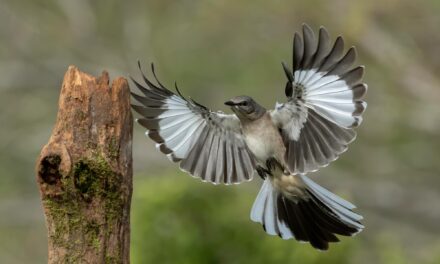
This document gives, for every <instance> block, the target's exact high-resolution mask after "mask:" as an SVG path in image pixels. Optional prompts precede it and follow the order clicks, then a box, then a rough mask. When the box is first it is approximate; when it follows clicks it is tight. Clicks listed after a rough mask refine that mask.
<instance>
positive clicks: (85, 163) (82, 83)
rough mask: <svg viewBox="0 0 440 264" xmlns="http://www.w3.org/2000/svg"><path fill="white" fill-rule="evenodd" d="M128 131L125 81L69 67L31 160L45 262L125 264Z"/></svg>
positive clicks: (129, 190)
mask: <svg viewBox="0 0 440 264" xmlns="http://www.w3.org/2000/svg"><path fill="white" fill-rule="evenodd" d="M132 134H133V117H132V114H131V109H130V90H129V87H128V83H127V80H126V79H124V78H122V77H120V78H117V79H116V80H114V81H113V83H112V85H111V87H109V75H108V73H107V72H105V71H104V72H103V73H102V76H100V77H97V78H96V77H93V76H91V75H88V74H86V73H83V72H80V71H79V70H78V68H76V67H75V66H70V67H69V69H68V70H67V72H66V74H65V76H64V81H63V85H62V88H61V95H60V99H59V110H58V115H57V120H56V124H55V127H54V129H53V131H52V135H51V137H50V139H49V142H48V143H47V145H45V146H44V147H43V149H42V151H41V154H40V156H39V158H38V161H37V166H36V172H37V183H38V186H39V189H40V194H41V200H42V204H43V208H44V213H45V216H46V224H47V229H48V245H49V247H48V248H49V256H48V262H49V263H129V251H130V203H131V194H132V173H133V172H132Z"/></svg>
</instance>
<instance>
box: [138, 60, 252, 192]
mask: <svg viewBox="0 0 440 264" xmlns="http://www.w3.org/2000/svg"><path fill="white" fill-rule="evenodd" d="M139 68H140V65H139ZM152 71H153V74H154V77H155V78H156V75H155V72H154V67H153V65H152ZM142 76H143V79H144V81H145V83H146V84H147V86H143V85H141V84H139V83H138V82H136V81H135V80H133V82H134V83H135V84H136V86H137V87H138V88H139V90H140V91H141V92H142V94H143V95H137V94H135V93H132V96H133V97H134V98H135V99H136V100H137V101H138V102H139V103H141V105H132V107H133V109H134V110H135V111H136V112H138V113H139V114H141V115H142V118H140V119H137V122H138V123H139V124H141V125H142V126H144V127H145V128H147V132H146V134H147V135H148V136H149V137H150V138H151V139H152V140H154V141H155V142H156V147H157V148H158V149H159V150H160V151H161V152H162V153H164V154H166V155H167V157H168V158H169V159H170V160H172V161H173V162H179V163H180V168H181V169H182V170H184V171H186V172H188V173H189V174H191V175H193V176H195V177H198V178H201V179H202V180H203V181H207V182H211V183H214V184H219V183H224V184H232V183H240V182H243V181H249V180H251V179H252V177H253V173H254V169H255V166H256V162H255V160H254V157H253V155H252V154H251V153H250V151H249V150H248V148H247V146H246V144H245V142H244V139H243V135H242V133H241V127H240V121H239V120H238V118H237V117H236V116H235V115H227V114H223V113H221V112H212V111H210V110H209V109H207V108H206V107H205V106H203V105H201V104H199V103H197V102H195V101H194V100H191V99H186V98H184V97H183V96H182V95H181V94H180V92H179V90H178V89H177V87H176V90H177V93H178V94H174V93H173V92H171V91H170V90H168V89H167V88H165V87H164V86H163V85H162V84H161V83H160V82H159V81H158V80H157V78H156V81H157V83H158V86H157V85H155V84H153V83H152V82H151V81H149V80H148V79H147V78H146V77H145V75H144V74H143V73H142Z"/></svg>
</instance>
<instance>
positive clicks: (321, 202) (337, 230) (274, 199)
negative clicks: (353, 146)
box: [251, 175, 364, 250]
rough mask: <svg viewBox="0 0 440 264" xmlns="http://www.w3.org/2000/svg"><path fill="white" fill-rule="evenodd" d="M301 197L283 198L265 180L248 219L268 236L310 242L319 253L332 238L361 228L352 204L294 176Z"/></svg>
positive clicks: (267, 180)
mask: <svg viewBox="0 0 440 264" xmlns="http://www.w3.org/2000/svg"><path fill="white" fill-rule="evenodd" d="M291 177H296V179H295V180H297V181H298V182H300V183H301V185H302V187H301V188H302V189H303V190H302V191H303V192H304V195H303V196H302V197H300V198H298V197H293V198H292V197H291V198H288V197H286V195H285V194H283V193H282V192H281V191H279V190H277V189H276V188H274V186H273V185H272V183H271V180H270V179H269V177H268V178H266V179H265V181H264V184H263V186H262V187H261V190H260V192H259V193H258V196H257V198H256V200H255V202H254V205H253V207H252V211H251V219H252V221H254V222H258V223H261V224H262V225H263V228H264V230H265V231H266V232H267V233H268V234H270V235H278V236H280V237H281V238H283V239H290V238H295V239H296V240H298V241H304V242H307V241H308V242H310V244H311V245H312V246H313V247H315V248H317V249H320V250H327V249H328V243H329V242H338V241H339V239H338V238H337V237H336V236H335V234H337V235H343V236H353V235H355V234H357V233H359V232H360V231H362V229H363V228H364V226H363V225H362V224H361V223H360V220H362V216H360V215H358V214H356V213H354V212H353V211H352V210H353V209H354V208H355V206H354V205H353V204H351V203H350V202H347V201H346V200H344V199H342V198H341V197H339V196H337V195H335V194H333V193H331V192H330V191H328V190H326V189H324V188H323V187H321V186H319V185H318V184H316V183H315V182H313V181H312V180H310V179H309V178H308V177H307V176H305V175H295V176H291Z"/></svg>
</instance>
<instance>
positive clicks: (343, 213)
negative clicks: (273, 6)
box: [132, 24, 367, 250]
mask: <svg viewBox="0 0 440 264" xmlns="http://www.w3.org/2000/svg"><path fill="white" fill-rule="evenodd" d="M292 57H293V59H292V68H289V67H288V66H287V65H286V64H285V63H282V67H283V70H284V73H285V75H286V77H287V82H286V86H285V89H284V90H285V95H286V97H287V98H286V100H285V102H284V103H276V105H275V108H274V109H273V110H267V109H265V108H264V107H263V106H262V105H260V104H259V103H258V102H256V101H255V100H254V99H253V98H252V97H250V96H236V97H234V98H232V99H230V100H228V101H226V102H225V104H226V105H227V106H229V107H230V108H231V110H232V111H233V114H225V113H223V112H220V111H218V112H214V111H211V110H210V109H208V108H207V107H205V106H204V105H202V104H200V103H198V102H196V101H195V100H193V99H191V98H185V97H184V96H183V95H182V93H181V92H180V90H179V89H178V88H177V85H176V87H175V88H176V92H172V91H171V90H169V89H167V88H166V87H165V86H164V85H162V83H161V82H160V81H159V80H158V78H157V76H156V73H155V70H154V66H153V64H152V67H151V70H152V73H153V76H154V78H155V82H156V83H153V82H152V81H150V80H149V79H148V78H146V76H145V75H144V74H143V73H142V76H143V80H144V82H145V84H146V85H142V84H140V83H139V82H137V81H136V80H134V79H133V82H134V83H135V85H136V86H137V87H138V88H139V90H140V91H141V92H142V95H138V94H136V93H132V96H133V98H134V99H136V101H138V102H139V105H132V107H133V109H134V110H135V111H136V112H138V113H139V114H140V115H141V116H142V117H141V118H139V119H137V122H138V123H139V124H140V125H142V126H143V127H145V128H146V129H147V132H146V134H147V135H148V137H150V138H151V139H152V140H153V141H154V142H156V147H157V148H158V149H159V150H160V151H161V152H162V153H164V154H165V155H166V156H167V157H168V158H169V159H170V160H171V161H173V162H176V163H178V164H179V167H180V169H182V170H183V171H185V172H187V173H189V174H190V175H192V176H194V177H197V178H200V179H201V180H202V181H205V182H211V183H214V184H220V183H223V184H238V183H242V182H246V181H250V180H252V178H253V176H254V174H258V175H259V176H260V177H261V178H262V179H263V180H264V182H263V185H262V187H261V190H260V192H259V193H258V196H257V198H256V200H255V202H254V204H253V207H252V210H251V213H250V218H251V220H252V221H255V222H258V223H261V224H262V226H263V228H264V230H265V231H266V233H268V234H270V235H278V236H280V237H281V238H282V239H292V238H294V239H296V240H298V241H303V242H309V243H310V244H311V245H312V246H313V247H315V248H317V249H320V250H327V249H328V247H329V242H338V241H339V239H338V237H337V236H336V235H342V236H352V235H354V234H357V233H358V232H360V231H361V230H362V229H363V228H364V226H363V225H362V224H361V222H360V221H361V220H362V216H360V215H359V214H356V213H355V212H353V209H354V208H355V206H354V205H353V204H351V203H350V202H348V201H346V200H344V199H342V198H341V197H339V196H337V195H336V194H333V193H331V192H330V191H328V190H327V189H325V188H323V187H321V186H319V185H318V184H317V183H315V182H313V181H312V180H311V179H310V178H309V177H307V176H306V174H307V173H308V172H313V171H317V170H318V169H320V168H322V167H325V166H327V165H328V164H329V163H330V162H332V161H334V160H336V159H337V158H338V156H339V155H340V154H342V153H343V152H344V151H346V150H347V145H348V144H349V143H351V142H352V141H354V139H355V137H356V132H355V131H354V128H356V127H358V126H359V125H360V124H361V122H362V114H363V112H364V110H365V109H366V106H367V105H366V102H365V101H364V100H363V97H364V95H365V94H366V92H367V85H366V84H365V83H363V82H362V77H363V73H364V67H363V66H356V67H354V66H353V64H354V62H355V59H356V50H355V48H354V47H351V48H349V49H348V51H346V52H344V41H343V38H342V37H340V36H339V37H338V38H336V40H335V41H334V43H333V42H332V41H331V39H330V36H329V34H328V32H327V30H326V29H325V28H324V27H320V29H319V33H318V34H317V36H315V34H314V32H313V30H312V29H311V28H310V27H309V26H308V25H306V24H304V25H303V27H302V34H298V33H295V35H294V38H293V56H292ZM139 69H140V70H141V72H142V69H141V67H140V64H139Z"/></svg>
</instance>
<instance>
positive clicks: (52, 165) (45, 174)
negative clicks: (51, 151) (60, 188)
mask: <svg viewBox="0 0 440 264" xmlns="http://www.w3.org/2000/svg"><path fill="white" fill-rule="evenodd" d="M60 163H61V157H60V156H59V155H49V156H46V157H44V159H43V160H42V161H41V166H40V171H39V175H40V178H41V179H42V180H43V181H44V182H45V183H47V184H49V185H53V184H55V183H57V182H58V181H59V180H60V179H61V173H60V170H59V167H60Z"/></svg>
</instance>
